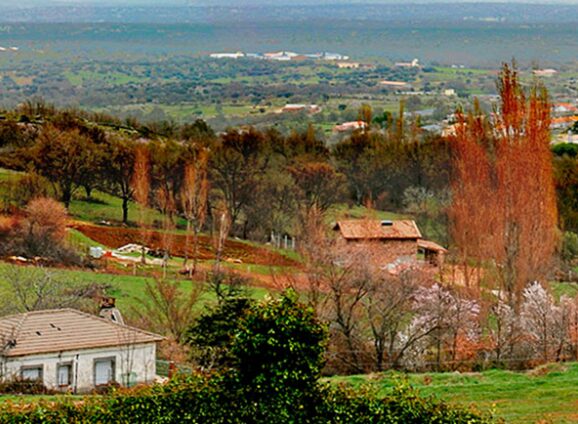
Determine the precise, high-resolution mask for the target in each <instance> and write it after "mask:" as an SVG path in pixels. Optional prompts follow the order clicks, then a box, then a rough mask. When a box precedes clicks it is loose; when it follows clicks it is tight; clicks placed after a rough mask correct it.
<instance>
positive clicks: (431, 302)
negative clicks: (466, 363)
mask: <svg viewBox="0 0 578 424" xmlns="http://www.w3.org/2000/svg"><path fill="white" fill-rule="evenodd" d="M414 299H415V300H414V312H415V315H414V318H413V320H412V322H411V324H410V325H409V327H408V329H407V330H406V331H405V338H406V339H413V340H414V343H415V346H414V348H413V351H414V352H413V353H414V355H418V356H421V357H422V358H421V361H420V362H422V363H423V362H424V358H423V356H424V355H425V356H426V357H427V356H430V354H433V356H434V358H435V365H436V367H437V368H438V369H440V368H441V366H442V362H449V363H450V364H451V365H452V366H453V367H456V366H457V365H458V361H459V355H458V352H459V349H460V342H464V341H476V340H477V339H478V338H479V332H480V331H479V315H480V305H479V303H478V302H477V301H476V300H470V299H466V298H463V297H461V296H459V295H458V293H457V292H454V291H452V290H450V289H448V288H445V287H442V286H441V285H439V284H437V283H436V284H434V285H433V286H431V287H420V288H419V289H418V290H417V292H416V293H415V296H414ZM418 342H419V343H418ZM425 360H426V361H427V359H425Z"/></svg>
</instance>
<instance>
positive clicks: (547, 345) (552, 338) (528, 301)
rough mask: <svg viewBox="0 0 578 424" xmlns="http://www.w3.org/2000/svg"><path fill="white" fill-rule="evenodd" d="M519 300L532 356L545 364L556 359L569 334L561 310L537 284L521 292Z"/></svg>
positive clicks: (559, 355)
mask: <svg viewBox="0 0 578 424" xmlns="http://www.w3.org/2000/svg"><path fill="white" fill-rule="evenodd" d="M522 297H523V302H522V307H521V317H522V323H523V326H524V330H525V331H526V333H527V334H528V336H529V337H530V340H531V341H532V349H533V351H534V353H535V354H536V355H538V356H540V357H541V359H542V361H544V362H547V361H550V360H556V361H557V360H559V359H560V357H561V354H562V350H563V348H564V345H565V342H566V340H567V334H568V333H567V330H568V324H567V322H566V318H567V314H565V313H564V310H563V307H562V306H560V305H556V303H555V302H554V299H553V298H552V295H551V294H550V293H548V292H547V291H546V289H544V287H542V285H541V284H540V283H538V282H537V281H535V282H533V283H531V284H529V285H528V286H527V287H526V288H525V289H524V291H523V292H522ZM562 302H563V303H565V302H566V300H565V299H562Z"/></svg>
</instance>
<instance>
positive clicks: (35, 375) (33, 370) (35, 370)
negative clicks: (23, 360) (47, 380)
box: [20, 365, 42, 383]
mask: <svg viewBox="0 0 578 424" xmlns="http://www.w3.org/2000/svg"><path fill="white" fill-rule="evenodd" d="M20 376H21V377H22V380H28V381H37V382H39V383H42V365H34V366H27V367H22V368H21V369H20Z"/></svg>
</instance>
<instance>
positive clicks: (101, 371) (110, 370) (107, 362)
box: [94, 358, 115, 386]
mask: <svg viewBox="0 0 578 424" xmlns="http://www.w3.org/2000/svg"><path fill="white" fill-rule="evenodd" d="M114 365H115V364H114V358H102V359H95V360H94V385H95V386H101V385H103V384H108V383H111V382H113V381H114Z"/></svg>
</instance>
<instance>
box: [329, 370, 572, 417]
mask: <svg viewBox="0 0 578 424" xmlns="http://www.w3.org/2000/svg"><path fill="white" fill-rule="evenodd" d="M400 378H407V380H408V381H409V382H410V383H411V385H412V386H414V387H416V388H417V389H418V390H419V392H420V393H421V394H422V395H428V396H429V395H432V396H436V397H438V398H440V399H444V400H448V401H450V402H453V403H455V404H460V405H464V406H470V405H475V406H476V407H477V408H478V409H480V410H482V411H483V410H485V411H493V412H494V413H495V415H496V416H498V417H500V418H504V419H505V420H506V422H507V423H520V424H522V423H536V422H541V423H556V424H561V423H575V422H578V392H577V391H576V386H577V384H578V363H567V364H554V365H549V366H545V367H542V368H538V369H536V370H533V371H528V372H511V371H501V370H490V371H485V372H481V373H428V374H409V375H404V374H400V373H394V372H387V373H384V374H374V375H371V376H366V375H360V376H351V377H334V378H331V379H330V381H331V382H334V383H347V384H351V385H353V386H355V387H359V386H361V385H369V386H370V387H373V388H374V389H375V390H378V392H379V393H380V394H383V395H385V394H386V393H388V391H389V390H390V389H391V388H392V387H393V385H394V384H395V382H396V380H398V379H400Z"/></svg>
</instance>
